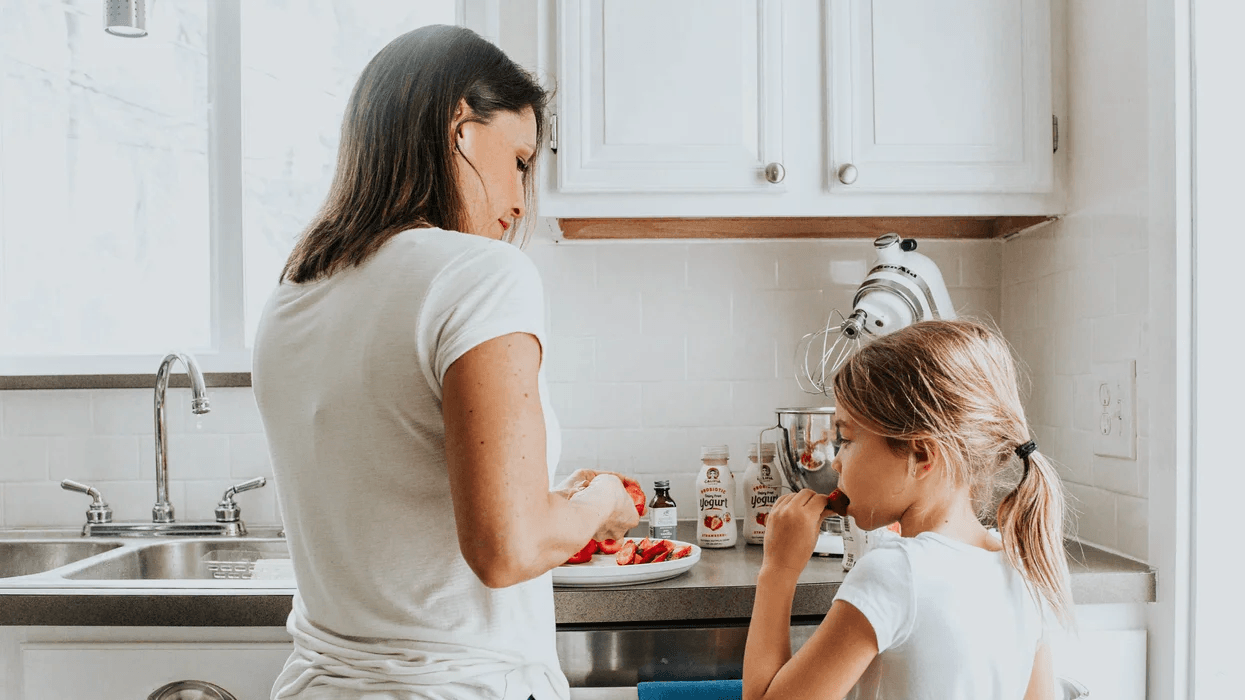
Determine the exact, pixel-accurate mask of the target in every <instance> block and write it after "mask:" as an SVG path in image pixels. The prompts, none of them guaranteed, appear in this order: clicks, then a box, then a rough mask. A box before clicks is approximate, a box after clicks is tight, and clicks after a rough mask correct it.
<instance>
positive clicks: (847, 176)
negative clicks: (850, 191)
mask: <svg viewBox="0 0 1245 700" xmlns="http://www.w3.org/2000/svg"><path fill="white" fill-rule="evenodd" d="M859 174H860V171H859V170H857V169H856V166H854V165H852V164H851V163H844V164H843V166H842V167H840V168H839V182H841V183H843V184H844V185H850V184H852V183H853V182H855V181H856V176H857V175H859Z"/></svg>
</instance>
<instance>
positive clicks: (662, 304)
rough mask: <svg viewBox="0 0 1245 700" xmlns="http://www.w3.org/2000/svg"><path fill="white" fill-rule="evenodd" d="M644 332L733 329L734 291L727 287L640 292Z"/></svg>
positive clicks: (720, 331)
mask: <svg viewBox="0 0 1245 700" xmlns="http://www.w3.org/2000/svg"><path fill="white" fill-rule="evenodd" d="M641 307H642V309H643V311H642V316H643V319H644V320H643V323H642V324H641V330H642V332H643V334H644V335H681V334H688V335H692V334H705V335H724V334H727V333H730V332H731V295H730V293H729V292H727V291H724V290H719V291H707V292H702V291H690V292H688V293H686V294H680V295H678V296H675V297H673V298H672V297H671V296H670V295H668V294H658V293H656V292H642V293H641Z"/></svg>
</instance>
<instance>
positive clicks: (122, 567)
mask: <svg viewBox="0 0 1245 700" xmlns="http://www.w3.org/2000/svg"><path fill="white" fill-rule="evenodd" d="M289 558H290V553H289V548H288V547H287V546H286V543H285V542H284V541H282V540H276V541H256V540H241V541H238V540H188V541H183V542H161V543H155V544H144V545H142V546H139V547H127V548H126V549H125V550H124V551H120V552H115V553H113V554H111V555H109V556H105V557H100V558H99V560H98V561H95V562H92V563H90V564H87V565H86V566H83V567H81V568H76V569H75V570H73V571H68V572H66V573H65V578H66V579H71V580H77V581H82V580H88V581H117V580H125V581H134V580H147V581H150V580H169V579H250V578H251V575H252V572H253V570H254V569H255V565H256V562H257V561H260V560H264V559H289Z"/></svg>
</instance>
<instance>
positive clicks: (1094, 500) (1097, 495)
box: [1065, 484, 1119, 548]
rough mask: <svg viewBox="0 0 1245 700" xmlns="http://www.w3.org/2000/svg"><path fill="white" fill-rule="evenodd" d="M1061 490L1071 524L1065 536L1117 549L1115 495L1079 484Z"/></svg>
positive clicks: (1069, 485)
mask: <svg viewBox="0 0 1245 700" xmlns="http://www.w3.org/2000/svg"><path fill="white" fill-rule="evenodd" d="M1065 488H1066V491H1067V497H1068V512H1069V514H1070V521H1071V523H1070V526H1069V527H1068V530H1067V534H1069V535H1071V536H1073V537H1077V538H1079V539H1082V540H1087V541H1089V542H1093V543H1094V544H1100V545H1103V546H1106V547H1111V548H1115V547H1117V546H1118V543H1119V531H1118V529H1117V526H1116V517H1115V506H1116V494H1113V493H1110V492H1108V491H1104V490H1102V489H1098V488H1094V487H1093V486H1082V485H1081V484H1066V485H1065Z"/></svg>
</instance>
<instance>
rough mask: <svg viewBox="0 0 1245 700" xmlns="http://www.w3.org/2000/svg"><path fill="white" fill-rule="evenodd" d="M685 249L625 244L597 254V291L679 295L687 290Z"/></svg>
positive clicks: (686, 250)
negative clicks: (636, 291)
mask: <svg viewBox="0 0 1245 700" xmlns="http://www.w3.org/2000/svg"><path fill="white" fill-rule="evenodd" d="M687 258H688V248H687V246H685V245H651V244H648V245H646V244H643V243H623V244H617V245H611V246H608V247H605V248H601V249H600V250H598V252H597V289H602V290H618V291H626V292H631V291H635V290H642V291H651V292H658V293H661V294H664V295H676V294H679V293H681V292H683V291H684V290H685V289H687Z"/></svg>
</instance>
